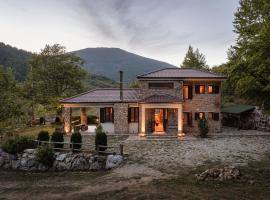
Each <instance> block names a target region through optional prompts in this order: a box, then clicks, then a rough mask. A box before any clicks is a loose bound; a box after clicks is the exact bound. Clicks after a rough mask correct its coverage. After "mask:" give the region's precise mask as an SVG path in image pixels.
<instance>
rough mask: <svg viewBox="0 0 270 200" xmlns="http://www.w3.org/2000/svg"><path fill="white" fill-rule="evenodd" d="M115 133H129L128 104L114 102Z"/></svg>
mask: <svg viewBox="0 0 270 200" xmlns="http://www.w3.org/2000/svg"><path fill="white" fill-rule="evenodd" d="M113 108H114V133H117V134H128V132H129V124H128V104H127V103H116V104H114V107H113Z"/></svg>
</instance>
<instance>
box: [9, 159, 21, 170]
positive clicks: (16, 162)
mask: <svg viewBox="0 0 270 200" xmlns="http://www.w3.org/2000/svg"><path fill="white" fill-rule="evenodd" d="M11 167H12V169H19V167H20V161H19V160H12V162H11Z"/></svg>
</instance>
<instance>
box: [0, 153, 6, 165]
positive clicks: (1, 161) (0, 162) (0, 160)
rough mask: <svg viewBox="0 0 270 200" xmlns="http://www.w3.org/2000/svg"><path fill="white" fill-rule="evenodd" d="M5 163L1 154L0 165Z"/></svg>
mask: <svg viewBox="0 0 270 200" xmlns="http://www.w3.org/2000/svg"><path fill="white" fill-rule="evenodd" d="M4 164H5V158H4V157H3V156H1V157H0V167H2V166H3V165H4Z"/></svg>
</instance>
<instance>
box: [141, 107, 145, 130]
mask: <svg viewBox="0 0 270 200" xmlns="http://www.w3.org/2000/svg"><path fill="white" fill-rule="evenodd" d="M141 133H142V134H145V106H144V105H142V112H141Z"/></svg>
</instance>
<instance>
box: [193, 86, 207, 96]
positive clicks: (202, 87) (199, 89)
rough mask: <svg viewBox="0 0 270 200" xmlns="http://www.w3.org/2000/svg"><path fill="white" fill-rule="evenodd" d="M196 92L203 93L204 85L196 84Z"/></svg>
mask: <svg viewBox="0 0 270 200" xmlns="http://www.w3.org/2000/svg"><path fill="white" fill-rule="evenodd" d="M195 93H196V94H204V93H205V85H196V86H195Z"/></svg>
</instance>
